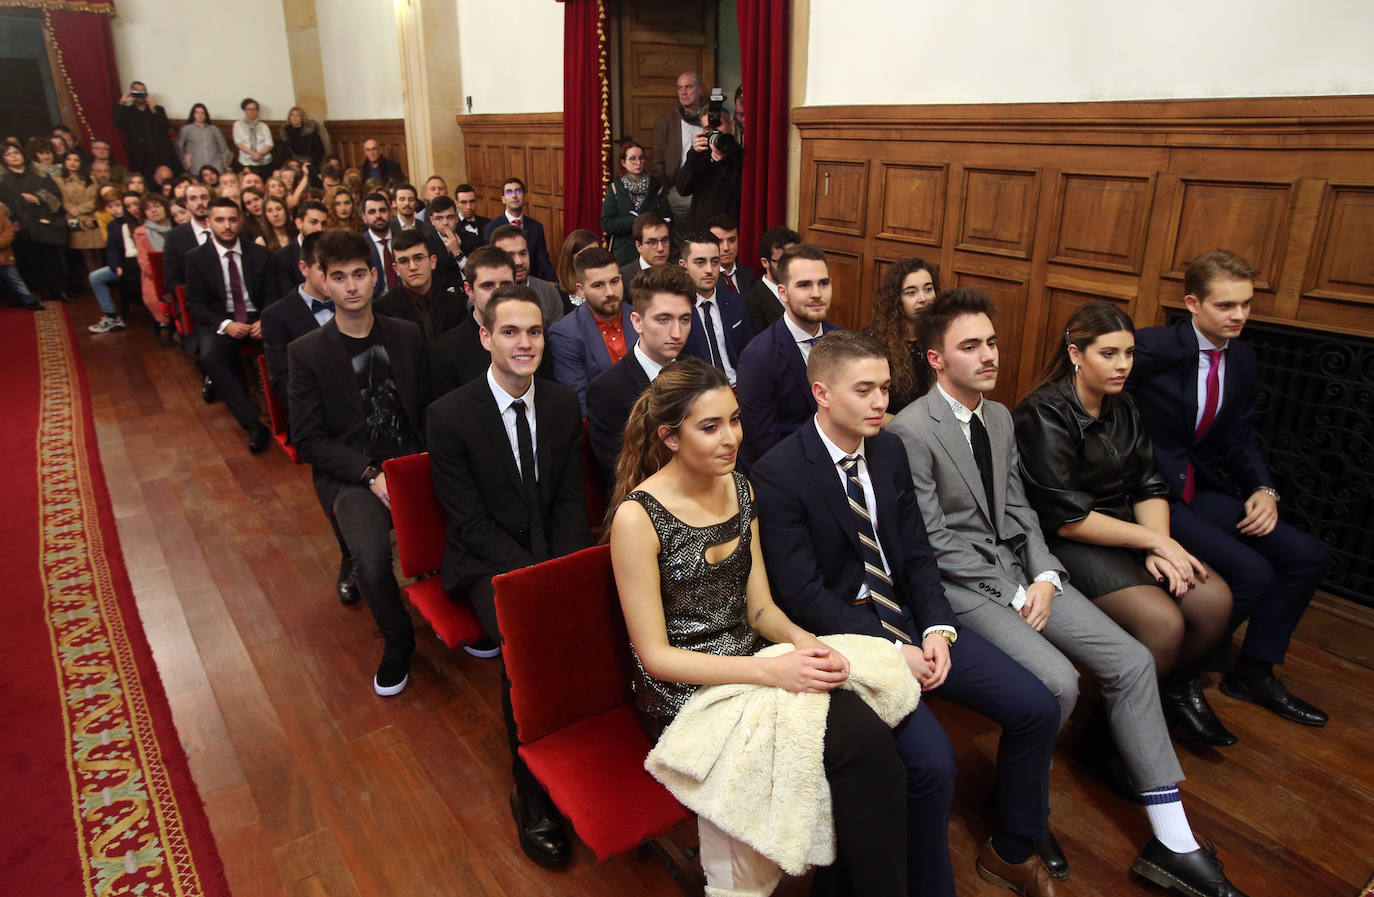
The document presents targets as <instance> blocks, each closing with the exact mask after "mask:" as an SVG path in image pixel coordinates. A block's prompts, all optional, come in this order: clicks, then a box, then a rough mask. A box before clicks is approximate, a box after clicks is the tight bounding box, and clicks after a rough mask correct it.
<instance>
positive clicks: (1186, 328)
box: [1178, 321, 1200, 443]
mask: <svg viewBox="0 0 1374 897" xmlns="http://www.w3.org/2000/svg"><path fill="white" fill-rule="evenodd" d="M1178 342H1179V345H1181V346H1182V347H1183V354H1184V357H1185V358H1186V359H1187V361H1188V363H1187V364H1181V365H1179V372H1178V373H1179V382H1178V391H1179V397H1180V398H1181V399H1182V400H1183V408H1184V409H1185V410H1186V411H1187V417H1186V418H1184V421H1183V425H1184V426H1185V427H1186V428H1187V433H1188V441H1189V442H1190V443H1196V442H1197V439H1196V437H1195V436H1194V435H1193V432H1194V430H1196V429H1197V411H1198V408H1197V375H1198V363H1199V358H1200V356H1199V354H1198V344H1197V334H1195V333H1193V325H1192V323H1191V322H1189V321H1184V322H1182V323H1181V324H1179V325H1178Z"/></svg>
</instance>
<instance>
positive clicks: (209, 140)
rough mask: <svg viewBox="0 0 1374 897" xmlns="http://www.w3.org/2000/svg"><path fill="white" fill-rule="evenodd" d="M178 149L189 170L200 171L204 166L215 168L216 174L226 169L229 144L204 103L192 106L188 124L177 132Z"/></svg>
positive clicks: (187, 120)
mask: <svg viewBox="0 0 1374 897" xmlns="http://www.w3.org/2000/svg"><path fill="white" fill-rule="evenodd" d="M177 150H178V151H179V152H180V153H181V161H182V163H183V164H185V166H186V170H187V171H195V172H199V171H200V170H201V169H203V168H213V169H214V170H215V173H216V174H218V173H219V172H222V171H224V168H225V165H226V164H227V163H228V161H229V144H227V143H225V141H224V135H223V134H222V133H220V130H219V128H217V127H215V123H214V122H213V121H211V120H210V110H209V109H206V108H205V104H204V103H196V104H195V105H194V106H192V107H191V114H190V115H188V116H186V124H184V125H182V126H181V130H180V131H179V132H177Z"/></svg>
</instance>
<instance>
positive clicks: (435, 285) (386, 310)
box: [374, 230, 468, 344]
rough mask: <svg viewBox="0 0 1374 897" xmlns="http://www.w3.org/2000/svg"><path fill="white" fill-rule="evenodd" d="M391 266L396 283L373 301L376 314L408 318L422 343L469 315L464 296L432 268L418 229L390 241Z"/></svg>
mask: <svg viewBox="0 0 1374 897" xmlns="http://www.w3.org/2000/svg"><path fill="white" fill-rule="evenodd" d="M392 258H393V261H392V265H393V266H394V267H395V269H396V271H395V274H396V277H397V279H398V281H399V283H398V284H397V285H396V286H395V287H393V288H392V289H391V290H388V291H387V293H386V294H385V295H383V296H382V298H380V299H378V300H377V301H376V303H375V304H374V308H375V309H376V311H377V314H379V315H389V316H391V317H393V318H401V319H403V320H406V321H410V322H411V323H412V324H414V325H416V326H417V327H419V328H420V332H421V333H422V334H423V335H424V337H425V343H426V344H428V343H432V342H434V340H436V339H437V338H438V337H439V335H440V334H442V333H445V332H447V331H449V330H452V329H453V328H454V327H457V326H458V325H459V324H461V323H462V322H463V319H464V318H466V317H468V314H467V296H466V295H465V294H464V293H463V291H462V290H461V289H459V287H458V285H457V284H455V283H453V282H452V281H451V280H449V278H448V277H447V276H444V275H441V274H439V273H438V272H437V271H436V270H435V258H434V255H433V254H432V253H431V251H430V248H429V244H428V243H426V242H425V238H424V236H423V235H422V234H421V233H420V232H419V231H418V230H406V231H401V233H400V235H398V236H397V237H396V239H395V240H394V241H393V243H392Z"/></svg>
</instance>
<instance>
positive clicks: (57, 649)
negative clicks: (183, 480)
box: [35, 314, 204, 897]
mask: <svg viewBox="0 0 1374 897" xmlns="http://www.w3.org/2000/svg"><path fill="white" fill-rule="evenodd" d="M35 318H36V319H37V320H36V324H37V331H38V354H39V364H40V367H41V370H42V384H43V385H42V400H41V410H40V418H39V428H38V459H39V461H38V483H39V504H40V520H41V523H40V527H39V558H40V564H41V568H42V577H43V591H44V602H45V610H46V614H47V622H48V631H49V634H50V637H51V645H52V659H53V662H54V664H55V666H56V670H57V682H58V688H59V700H60V703H61V706H62V712H63V723H64V727H65V731H66V735H67V746H68V749H69V753H68V756H67V758H66V759H67V771H68V776H69V779H70V783H71V789H72V814H73V822H74V823H75V833H76V841H77V849H78V852H79V855H80V857H81V860H82V863H83V866H84V868H85V874H86V893H87V894H88V895H92V897H102V895H109V894H126V893H128V894H140V895H143V897H200V895H202V894H204V890H203V888H202V884H201V881H200V878H199V875H198V873H197V870H196V865H195V862H194V860H193V857H192V854H191V849H190V843H189V841H188V839H187V835H186V830H185V826H184V823H183V819H182V815H181V811H180V809H179V808H178V806H177V799H176V795H175V794H174V793H173V791H172V787H171V780H170V778H169V775H168V769H167V766H166V764H165V762H164V758H163V756H162V751H161V749H160V747H159V745H158V740H157V737H156V734H155V732H154V729H153V719H152V715H151V712H150V710H149V706H148V701H147V695H146V694H145V692H144V688H143V683H142V680H141V678H140V675H139V671H138V667H137V662H136V659H135V656H134V654H133V651H132V648H131V645H130V643H129V639H128V635H127V632H126V629H125V620H124V618H123V614H122V612H121V609H120V607H119V602H118V600H117V596H116V592H115V587H114V583H113V579H112V576H111V571H110V566H109V563H108V562H107V559H106V554H105V552H106V545H105V543H104V539H103V535H102V533H101V528H100V525H99V518H98V511H97V495H96V491H95V488H94V485H93V482H92V478H91V474H90V466H89V459H88V452H91V451H93V450H94V446H92V445H88V444H86V435H85V434H86V430H85V428H84V427H83V425H82V420H81V419H80V418H79V415H80V414H81V413H82V409H81V391H80V381H79V377H80V374H79V372H78V369H77V362H76V359H75V357H74V346H73V344H72V337H71V335H70V332H69V330H68V327H67V324H66V321H65V317H64V316H62V315H57V314H41V315H36V316H35ZM115 550H116V551H117V550H118V549H117V547H116V548H115ZM134 625H137V621H134Z"/></svg>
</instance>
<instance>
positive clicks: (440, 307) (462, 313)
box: [372, 270, 472, 342]
mask: <svg viewBox="0 0 1374 897" xmlns="http://www.w3.org/2000/svg"><path fill="white" fill-rule="evenodd" d="M433 284H434V286H433V292H432V293H431V294H430V300H431V302H432V304H433V311H432V313H431V317H432V318H433V320H434V337H435V338H436V339H437V338H438V337H439V336H440V335H441V334H444V333H447V332H448V331H450V330H452V329H453V328H454V327H457V326H458V325H459V324H461V323H463V319H464V318H471V317H472V315H470V314H468V310H467V298H468V297H467V294H466V293H464V292H463V288H462V286H461V285H460V284H455V283H454V282H453V281H451V280H449V279H448V278H447V277H444V276H442V275H440V274H439V272H438V271H437V270H436V271H435V272H434V280H433ZM372 310H373V311H375V312H376V313H377V314H379V315H386V316H387V317H391V318H401V319H402V320H405V321H409V322H410V323H412V324H414V325H415V326H416V327H419V326H420V316H419V314H418V313H416V311H415V306H414V305H413V304H411V301H410V296H408V295H407V294H406V288H405V286H404V285H402V286H398V287H396V289H394V290H391V291H389V292H387V293H386V294H385V295H383V296H382V298H380V299H378V300H377V301H376V302H373V303H372ZM431 342H433V340H431Z"/></svg>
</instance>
